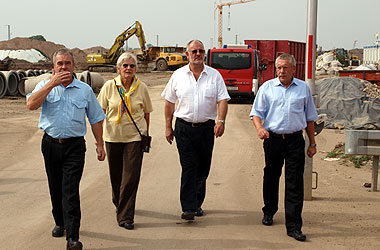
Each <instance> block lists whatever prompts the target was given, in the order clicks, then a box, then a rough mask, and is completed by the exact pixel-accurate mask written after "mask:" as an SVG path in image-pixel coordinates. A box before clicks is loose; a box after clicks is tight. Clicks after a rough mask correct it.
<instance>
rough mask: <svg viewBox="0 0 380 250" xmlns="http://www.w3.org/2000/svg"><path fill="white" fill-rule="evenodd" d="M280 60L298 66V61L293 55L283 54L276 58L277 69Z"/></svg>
mask: <svg viewBox="0 0 380 250" xmlns="http://www.w3.org/2000/svg"><path fill="white" fill-rule="evenodd" d="M278 60H288V61H289V62H290V64H291V65H292V66H293V67H295V66H296V59H295V58H294V56H293V55H290V54H281V55H279V56H278V57H277V58H276V64H275V65H276V67H277V62H278Z"/></svg>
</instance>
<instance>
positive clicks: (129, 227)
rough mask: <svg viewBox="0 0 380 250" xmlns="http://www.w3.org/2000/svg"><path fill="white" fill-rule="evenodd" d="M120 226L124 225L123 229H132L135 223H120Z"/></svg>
mask: <svg viewBox="0 0 380 250" xmlns="http://www.w3.org/2000/svg"><path fill="white" fill-rule="evenodd" d="M120 226H121V227H124V228H125V229H128V230H132V229H134V228H135V224H133V221H132V222H126V223H123V224H121V225H120Z"/></svg>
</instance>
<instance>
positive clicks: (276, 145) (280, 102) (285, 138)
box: [250, 54, 318, 241]
mask: <svg viewBox="0 0 380 250" xmlns="http://www.w3.org/2000/svg"><path fill="white" fill-rule="evenodd" d="M295 70H296V61H295V59H294V57H293V56H292V55H289V54H282V55H280V56H279V57H277V59H276V73H277V76H278V77H277V78H275V79H272V80H269V81H267V82H265V83H264V84H263V85H262V86H261V87H260V89H259V91H258V93H257V96H256V98H255V101H254V103H253V107H252V110H251V113H250V116H251V117H252V120H253V124H254V126H255V127H256V129H257V133H258V136H259V138H260V139H264V152H265V168H264V184H263V193H264V207H263V212H264V217H263V220H262V223H263V224H264V225H266V226H270V225H272V224H273V216H274V214H275V213H276V212H277V210H278V189H279V180H280V176H281V171H282V166H283V164H284V161H285V220H286V229H287V234H288V235H289V236H290V237H293V238H295V239H296V240H299V241H304V240H306V235H304V234H303V233H302V231H301V227H302V217H301V214H302V207H303V172H304V165H305V140H304V138H303V136H302V130H303V129H305V130H306V134H307V136H308V137H309V142H310V144H309V146H308V149H307V155H308V156H309V157H313V156H314V155H315V153H316V151H317V149H316V144H315V138H314V120H316V119H317V118H318V114H317V111H316V109H315V106H314V102H313V99H312V96H311V91H310V88H309V86H308V85H307V83H306V82H304V81H301V80H299V79H297V78H294V77H293V75H294V72H295Z"/></svg>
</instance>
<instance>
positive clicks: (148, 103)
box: [143, 85, 153, 114]
mask: <svg viewBox="0 0 380 250" xmlns="http://www.w3.org/2000/svg"><path fill="white" fill-rule="evenodd" d="M143 98H144V99H143V105H144V113H145V114H146V113H150V112H152V111H153V105H152V100H151V99H150V95H149V91H148V88H147V87H146V86H145V85H144V96H143Z"/></svg>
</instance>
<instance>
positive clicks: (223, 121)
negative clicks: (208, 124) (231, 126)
mask: <svg viewBox="0 0 380 250" xmlns="http://www.w3.org/2000/svg"><path fill="white" fill-rule="evenodd" d="M218 122H221V123H223V124H224V123H225V122H226V121H225V120H218Z"/></svg>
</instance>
